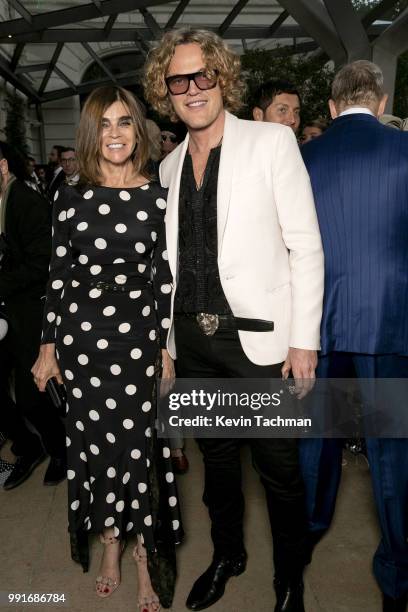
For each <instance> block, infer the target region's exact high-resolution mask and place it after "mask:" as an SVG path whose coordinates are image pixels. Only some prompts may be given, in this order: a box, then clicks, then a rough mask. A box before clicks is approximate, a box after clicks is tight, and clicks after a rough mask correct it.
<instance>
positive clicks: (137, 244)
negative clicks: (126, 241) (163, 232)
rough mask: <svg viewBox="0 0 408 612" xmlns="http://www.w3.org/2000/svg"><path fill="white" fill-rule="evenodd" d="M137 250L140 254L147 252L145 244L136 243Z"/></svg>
mask: <svg viewBox="0 0 408 612" xmlns="http://www.w3.org/2000/svg"><path fill="white" fill-rule="evenodd" d="M135 249H136V251H137V252H138V253H144V252H145V250H146V247H145V245H144V244H143V242H136V244H135Z"/></svg>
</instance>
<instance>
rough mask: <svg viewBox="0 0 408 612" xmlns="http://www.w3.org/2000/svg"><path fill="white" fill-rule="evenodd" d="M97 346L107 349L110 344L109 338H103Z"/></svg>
mask: <svg viewBox="0 0 408 612" xmlns="http://www.w3.org/2000/svg"><path fill="white" fill-rule="evenodd" d="M96 346H97V347H98V349H101V350H103V349H106V348H107V347H108V346H109V342H108V341H107V340H105V338H101V339H100V340H98V342H97V343H96Z"/></svg>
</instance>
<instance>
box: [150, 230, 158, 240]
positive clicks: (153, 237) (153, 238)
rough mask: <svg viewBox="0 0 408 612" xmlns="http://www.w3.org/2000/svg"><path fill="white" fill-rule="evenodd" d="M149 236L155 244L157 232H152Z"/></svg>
mask: <svg viewBox="0 0 408 612" xmlns="http://www.w3.org/2000/svg"><path fill="white" fill-rule="evenodd" d="M150 235H151V237H152V240H153V242H156V240H157V232H152V233H151V234H150Z"/></svg>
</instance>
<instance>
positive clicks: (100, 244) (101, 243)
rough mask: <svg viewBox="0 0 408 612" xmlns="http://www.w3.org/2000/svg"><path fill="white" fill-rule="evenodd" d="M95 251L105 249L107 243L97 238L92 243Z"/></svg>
mask: <svg viewBox="0 0 408 612" xmlns="http://www.w3.org/2000/svg"><path fill="white" fill-rule="evenodd" d="M94 244H95V246H96V248H97V249H106V247H107V246H108V243H107V242H106V240H105V239H104V238H97V239H96V240H95V242H94Z"/></svg>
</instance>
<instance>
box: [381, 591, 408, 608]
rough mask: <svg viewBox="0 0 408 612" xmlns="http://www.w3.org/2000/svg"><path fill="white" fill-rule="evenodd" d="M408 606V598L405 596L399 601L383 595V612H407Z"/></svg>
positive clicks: (399, 598)
mask: <svg viewBox="0 0 408 612" xmlns="http://www.w3.org/2000/svg"><path fill="white" fill-rule="evenodd" d="M407 606H408V596H407V595H403V596H402V597H398V599H393V598H392V597H388V595H384V594H383V612H406V610H407Z"/></svg>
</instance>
